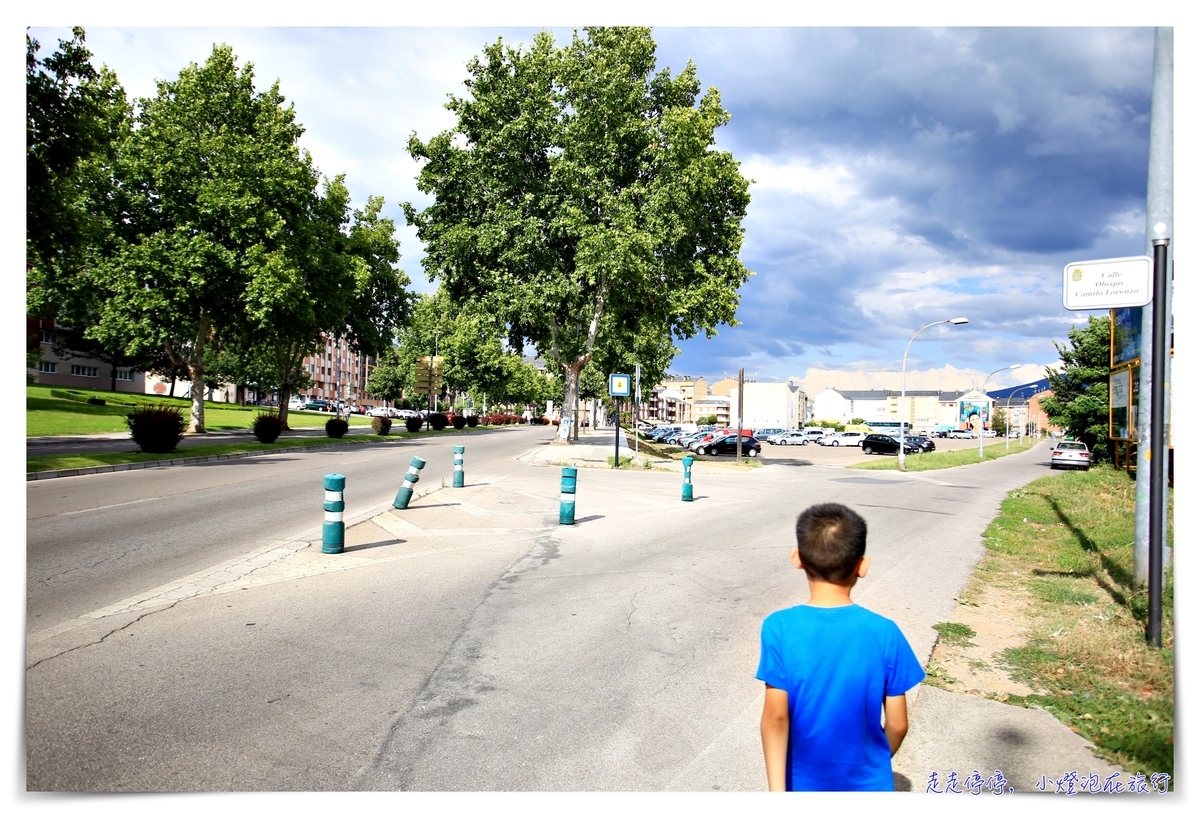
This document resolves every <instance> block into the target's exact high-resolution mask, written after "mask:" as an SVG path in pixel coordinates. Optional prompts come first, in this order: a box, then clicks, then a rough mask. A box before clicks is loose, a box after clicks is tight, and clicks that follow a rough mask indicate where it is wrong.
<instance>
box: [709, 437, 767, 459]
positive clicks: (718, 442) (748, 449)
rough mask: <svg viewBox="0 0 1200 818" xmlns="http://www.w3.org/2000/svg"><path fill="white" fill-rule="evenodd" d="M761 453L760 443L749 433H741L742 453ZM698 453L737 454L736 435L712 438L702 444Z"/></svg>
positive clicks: (757, 454) (753, 455)
mask: <svg viewBox="0 0 1200 818" xmlns="http://www.w3.org/2000/svg"><path fill="white" fill-rule="evenodd" d="M761 453H762V445H761V444H760V443H759V442H758V440H757V439H756V438H754V437H751V436H750V435H742V455H743V456H745V457H758V456H759V454H761ZM700 454H711V455H717V454H737V435H726V436H725V437H719V438H713V439H712V440H710V441H708V442H707V443H705V444H704V447H703V448H702V449H700Z"/></svg>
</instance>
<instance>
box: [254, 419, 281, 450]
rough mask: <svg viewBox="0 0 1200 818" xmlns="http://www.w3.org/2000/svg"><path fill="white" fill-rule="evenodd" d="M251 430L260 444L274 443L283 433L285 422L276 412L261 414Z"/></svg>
mask: <svg viewBox="0 0 1200 818" xmlns="http://www.w3.org/2000/svg"><path fill="white" fill-rule="evenodd" d="M251 428H252V429H253V430H254V436H255V437H256V438H258V442H259V443H274V442H275V441H276V440H278V439H279V435H280V434H281V433H282V432H283V421H282V420H281V419H280V417H279V415H277V414H275V413H274V412H259V413H258V414H257V415H256V416H255V417H254V425H253V426H252V427H251Z"/></svg>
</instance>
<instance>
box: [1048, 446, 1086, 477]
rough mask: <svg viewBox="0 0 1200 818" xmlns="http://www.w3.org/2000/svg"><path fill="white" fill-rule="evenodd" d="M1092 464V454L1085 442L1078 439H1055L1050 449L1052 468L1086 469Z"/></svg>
mask: <svg viewBox="0 0 1200 818" xmlns="http://www.w3.org/2000/svg"><path fill="white" fill-rule="evenodd" d="M1091 465H1092V454H1091V452H1089V451H1088V447H1087V444H1086V443H1084V442H1083V441H1080V440H1057V441H1055V442H1054V448H1053V449H1052V450H1051V451H1050V468H1052V469H1083V470H1084V471H1087V469H1088V468H1089V467H1090V466H1091Z"/></svg>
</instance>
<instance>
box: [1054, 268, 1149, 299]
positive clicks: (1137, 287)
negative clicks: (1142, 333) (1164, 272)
mask: <svg viewBox="0 0 1200 818" xmlns="http://www.w3.org/2000/svg"><path fill="white" fill-rule="evenodd" d="M1153 296H1154V262H1153V260H1152V259H1151V258H1150V257H1149V256H1130V257H1128V258H1103V259H1099V260H1097V261H1072V262H1071V263H1070V264H1068V265H1067V266H1066V267H1064V268H1063V306H1064V307H1066V308H1067V309H1068V310H1119V309H1121V308H1122V307H1144V306H1146V305H1147V304H1149V303H1150V299H1151V298H1152V297H1153Z"/></svg>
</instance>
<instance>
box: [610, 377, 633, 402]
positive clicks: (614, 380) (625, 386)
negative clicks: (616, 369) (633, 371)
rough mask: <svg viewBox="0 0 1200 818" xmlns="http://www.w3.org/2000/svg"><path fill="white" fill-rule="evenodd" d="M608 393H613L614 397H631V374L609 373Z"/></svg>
mask: <svg viewBox="0 0 1200 818" xmlns="http://www.w3.org/2000/svg"><path fill="white" fill-rule="evenodd" d="M608 394H610V395H612V396H613V397H614V398H627V397H629V376H628V375H609V376H608Z"/></svg>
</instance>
